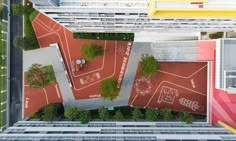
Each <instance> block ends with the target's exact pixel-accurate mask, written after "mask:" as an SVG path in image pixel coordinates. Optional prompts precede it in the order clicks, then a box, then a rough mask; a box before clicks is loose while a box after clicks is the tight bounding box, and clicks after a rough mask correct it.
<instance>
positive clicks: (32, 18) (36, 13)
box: [29, 9, 39, 22]
mask: <svg viewBox="0 0 236 141" xmlns="http://www.w3.org/2000/svg"><path fill="white" fill-rule="evenodd" d="M38 13H39V12H38V11H37V10H35V9H34V11H33V12H32V13H31V14H30V15H29V19H30V21H31V22H32V21H33V20H34V18H35V17H36V16H37V15H38Z"/></svg>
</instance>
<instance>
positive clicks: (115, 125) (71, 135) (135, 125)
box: [0, 121, 236, 141]
mask: <svg viewBox="0 0 236 141" xmlns="http://www.w3.org/2000/svg"><path fill="white" fill-rule="evenodd" d="M13 140H14V141H235V140H236V135H234V134H232V133H231V132H229V131H228V130H227V129H225V128H222V127H219V126H212V125H210V124H207V123H204V122H196V123H193V124H185V123H181V122H90V123H88V124H80V122H76V121H56V122H43V121H19V122H17V123H16V124H15V125H14V126H13V127H9V128H8V129H7V130H6V131H5V132H4V133H2V134H1V135H0V141H13Z"/></svg>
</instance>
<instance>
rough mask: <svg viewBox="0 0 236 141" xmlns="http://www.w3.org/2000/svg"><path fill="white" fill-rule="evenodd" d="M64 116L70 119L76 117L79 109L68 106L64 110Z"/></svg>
mask: <svg viewBox="0 0 236 141" xmlns="http://www.w3.org/2000/svg"><path fill="white" fill-rule="evenodd" d="M64 116H65V117H66V118H70V119H77V118H79V117H80V116H79V110H78V108H76V107H70V108H66V109H65V112H64Z"/></svg>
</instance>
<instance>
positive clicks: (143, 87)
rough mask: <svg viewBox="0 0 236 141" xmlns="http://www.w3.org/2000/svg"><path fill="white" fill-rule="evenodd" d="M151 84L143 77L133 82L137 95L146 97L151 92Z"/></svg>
mask: <svg viewBox="0 0 236 141" xmlns="http://www.w3.org/2000/svg"><path fill="white" fill-rule="evenodd" d="M152 86H153V85H152V84H151V82H150V80H149V79H148V78H146V77H144V76H142V77H139V78H138V79H136V80H135V84H134V87H135V90H136V93H137V94H141V95H146V94H148V93H150V92H151V89H152Z"/></svg>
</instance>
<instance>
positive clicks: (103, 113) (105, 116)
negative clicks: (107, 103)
mask: <svg viewBox="0 0 236 141" xmlns="http://www.w3.org/2000/svg"><path fill="white" fill-rule="evenodd" d="M98 114H99V117H100V118H101V119H102V120H106V119H108V118H109V116H110V114H109V112H108V110H107V108H105V107H101V108H99V109H98Z"/></svg>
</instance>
